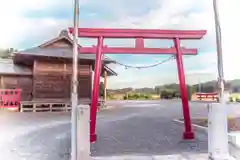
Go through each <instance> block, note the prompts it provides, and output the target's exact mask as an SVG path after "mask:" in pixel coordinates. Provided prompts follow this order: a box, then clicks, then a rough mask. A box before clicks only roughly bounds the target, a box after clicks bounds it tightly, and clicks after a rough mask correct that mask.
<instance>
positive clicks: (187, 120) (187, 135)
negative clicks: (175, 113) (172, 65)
mask: <svg viewBox="0 0 240 160" xmlns="http://www.w3.org/2000/svg"><path fill="white" fill-rule="evenodd" d="M174 45H175V48H176V50H177V54H176V61H177V69H178V79H179V87H180V92H181V100H182V108H183V109H182V111H183V117H184V125H185V132H184V133H183V139H194V132H193V131H192V124H191V117H190V109H189V103H188V91H187V88H186V82H185V74H184V67H183V56H182V51H181V49H180V39H179V38H175V39H174Z"/></svg>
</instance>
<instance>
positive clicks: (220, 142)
mask: <svg viewBox="0 0 240 160" xmlns="http://www.w3.org/2000/svg"><path fill="white" fill-rule="evenodd" d="M213 9H214V19H215V29H216V44H217V58H218V91H219V100H220V103H217V104H212V105H211V107H212V109H211V111H212V112H211V114H209V116H211V117H209V120H210V121H211V122H210V123H211V127H212V129H211V131H212V134H210V138H211V139H210V143H209V145H211V146H209V147H210V151H211V153H210V155H209V156H210V158H211V159H214V160H224V159H228V160H229V159H233V158H232V157H230V154H229V147H228V123H227V109H226V108H227V103H226V100H227V99H228V98H227V96H228V95H227V94H226V92H225V91H224V72H223V55H222V37H221V27H220V20H219V12H218V0H213Z"/></svg>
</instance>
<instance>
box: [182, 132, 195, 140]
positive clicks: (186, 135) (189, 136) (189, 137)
mask: <svg viewBox="0 0 240 160" xmlns="http://www.w3.org/2000/svg"><path fill="white" fill-rule="evenodd" d="M194 138H195V134H194V132H183V139H186V140H192V139H194Z"/></svg>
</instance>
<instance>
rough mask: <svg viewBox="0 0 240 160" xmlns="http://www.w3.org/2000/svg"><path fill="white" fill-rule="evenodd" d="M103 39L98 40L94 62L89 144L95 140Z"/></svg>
mask: <svg viewBox="0 0 240 160" xmlns="http://www.w3.org/2000/svg"><path fill="white" fill-rule="evenodd" d="M102 48H103V37H99V38H98V46H97V53H96V61H95V69H94V70H95V72H94V82H93V85H94V86H93V92H92V104H91V111H90V142H91V143H92V142H95V141H96V140H97V134H96V117H97V107H98V106H97V105H98V96H99V84H100V76H101V67H102V58H103V52H102Z"/></svg>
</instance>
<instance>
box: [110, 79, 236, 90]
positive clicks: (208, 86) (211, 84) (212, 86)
mask: <svg viewBox="0 0 240 160" xmlns="http://www.w3.org/2000/svg"><path fill="white" fill-rule="evenodd" d="M200 86H201V91H202V92H215V91H216V87H217V81H208V82H205V83H201V85H200ZM189 87H191V88H193V89H194V90H195V91H198V87H199V84H195V85H192V86H189ZM225 87H227V88H231V90H236V88H240V79H235V80H230V81H227V83H226V85H225ZM162 90H175V91H177V92H179V85H178V84H176V83H173V84H167V85H158V86H155V88H148V87H143V88H135V89H134V88H131V87H128V88H121V89H108V94H126V93H151V94H159V93H160V91H162Z"/></svg>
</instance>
